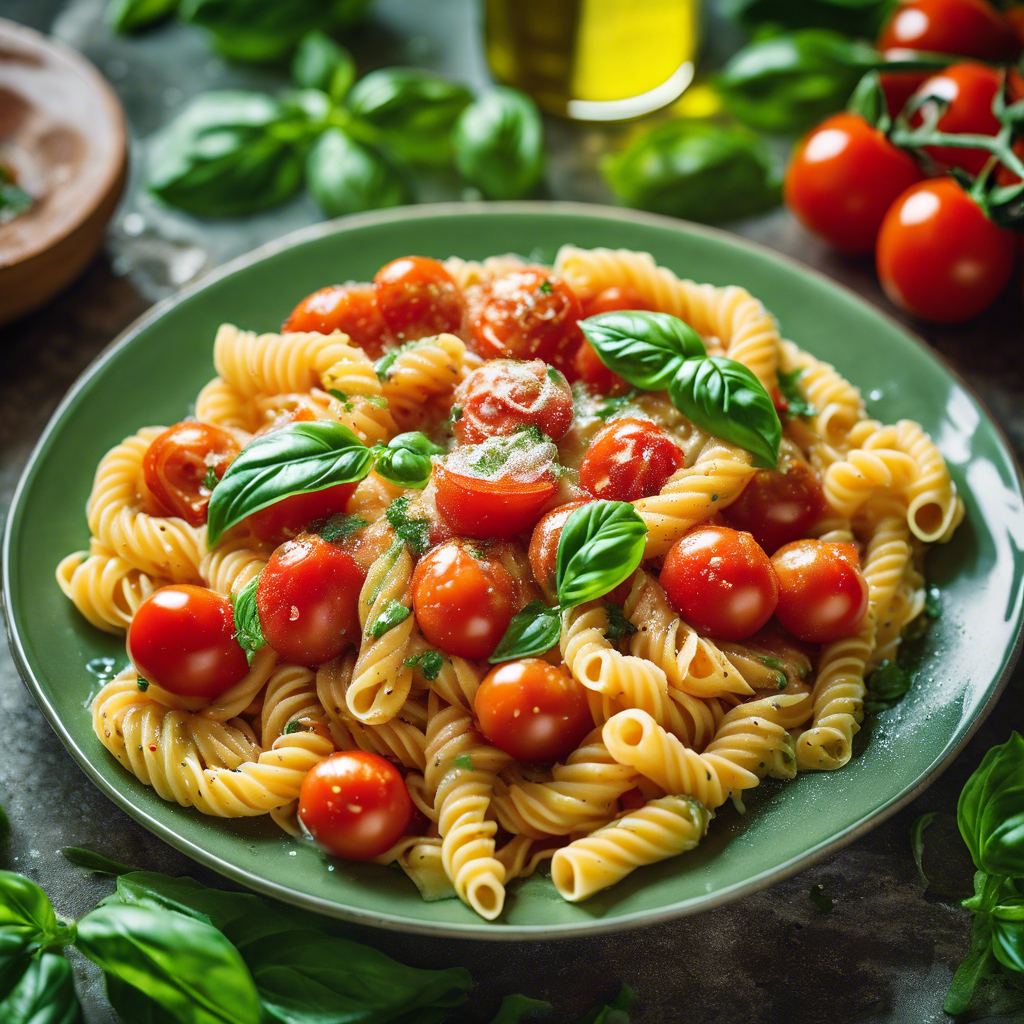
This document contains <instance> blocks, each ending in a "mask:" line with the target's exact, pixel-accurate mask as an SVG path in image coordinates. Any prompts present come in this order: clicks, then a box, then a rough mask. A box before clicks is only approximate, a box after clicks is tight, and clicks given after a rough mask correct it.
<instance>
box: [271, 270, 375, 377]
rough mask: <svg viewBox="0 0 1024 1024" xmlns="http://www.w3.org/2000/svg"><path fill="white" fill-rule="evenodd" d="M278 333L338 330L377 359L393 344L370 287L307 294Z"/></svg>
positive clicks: (334, 286) (333, 288)
mask: <svg viewBox="0 0 1024 1024" xmlns="http://www.w3.org/2000/svg"><path fill="white" fill-rule="evenodd" d="M281 331H282V333H284V334H287V333H289V332H292V331H310V332H312V333H315V334H331V333H333V332H334V331H341V333H342V334H347V335H348V336H349V338H351V339H352V343H353V344H354V345H358V346H359V347H360V348H361V349H362V350H363V351H364V352H365V353H366V354H367V355H368V356H369V357H370V358H371V359H379V358H380V357H381V356H382V355H383V354H384V350H385V348H387V347H388V345H389V344H391V342H392V341H393V339H392V337H391V332H390V331H389V330H388V325H387V324H386V323H385V322H384V318H383V317H382V316H381V314H380V309H379V308H378V306H377V293H376V292H375V291H374V289H373V285H370V284H332V285H330V286H329V287H327V288H321V289H320V290H319V291H316V292H313V294H312V295H307V296H306V297H305V298H304V299H303V300H302V301H301V302H300V303H299V304H298V305H297V306H296V307H295V308H294V309H293V310H292V312H291V315H290V316H289V317H288V319H287V320H285V322H284V326H283V327H282V328H281Z"/></svg>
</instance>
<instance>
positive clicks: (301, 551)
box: [256, 534, 366, 665]
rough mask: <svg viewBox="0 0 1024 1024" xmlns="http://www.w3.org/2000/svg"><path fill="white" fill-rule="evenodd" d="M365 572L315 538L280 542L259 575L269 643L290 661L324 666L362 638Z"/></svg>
mask: <svg viewBox="0 0 1024 1024" xmlns="http://www.w3.org/2000/svg"><path fill="white" fill-rule="evenodd" d="M365 579H366V573H365V571H364V570H363V569H362V567H361V566H360V565H359V564H358V563H357V562H356V561H355V559H354V558H353V557H352V556H351V555H350V554H349V553H348V552H347V551H342V549H341V548H337V547H335V546H334V545H333V544H328V543H327V542H326V541H325V540H323V539H322V538H321V537H318V536H316V534H306V535H305V536H302V537H299V538H297V539H296V540H290V541H287V542H286V543H284V544H282V545H281V547H279V548H278V549H277V550H276V551H275V552H274V553H273V554H272V555H271V556H270V561H269V562H267V565H266V568H265V569H264V570H263V572H262V573H260V581H259V584H258V585H257V587H256V609H257V611H258V612H259V617H260V628H261V629H262V630H263V635H264V636H265V637H266V639H267V643H268V644H270V646H271V647H273V648H274V650H275V651H277V653H278V654H280V655H281V657H282V658H284V659H285V660H286V661H294V662H295V663H296V664H299V665H320V664H322V663H323V662H325V661H330V660H331V658H333V657H335V655H338V654H341V652H342V651H343V650H345V648H346V647H348V645H349V644H350V643H353V642H355V641H358V639H359V590H360V588H361V587H362V585H363V581H364V580H365Z"/></svg>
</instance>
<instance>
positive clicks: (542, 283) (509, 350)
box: [470, 267, 583, 371]
mask: <svg viewBox="0 0 1024 1024" xmlns="http://www.w3.org/2000/svg"><path fill="white" fill-rule="evenodd" d="M582 315H583V309H582V307H581V306H580V300H579V299H578V298H577V297H576V294H575V292H573V290H572V289H571V288H570V287H569V286H568V285H567V284H566V283H565V282H564V281H563V280H561V279H560V278H558V277H555V275H554V274H552V273H551V271H550V270H548V269H546V268H545V267H524V268H523V269H522V270H514V271H512V272H511V273H508V274H505V275H503V276H502V277H497V278H495V279H494V280H493V281H491V282H490V284H488V285H487V286H486V287H485V289H484V293H483V296H482V302H481V303H480V306H479V307H478V308H477V310H476V313H475V315H474V316H473V318H472V322H471V324H470V328H471V330H472V333H473V340H474V343H475V345H476V349H477V351H478V352H479V353H480V355H482V356H486V357H487V358H488V359H503V358H512V359H543V360H544V362H546V363H552V364H553V365H554V366H557V367H558V368H559V369H561V370H563V371H568V370H569V369H570V368H571V366H572V359H573V356H574V355H575V354H576V349H577V347H578V346H579V344H580V341H581V340H582V338H583V333H582V332H581V331H580V328H579V320H580V317H581V316H582Z"/></svg>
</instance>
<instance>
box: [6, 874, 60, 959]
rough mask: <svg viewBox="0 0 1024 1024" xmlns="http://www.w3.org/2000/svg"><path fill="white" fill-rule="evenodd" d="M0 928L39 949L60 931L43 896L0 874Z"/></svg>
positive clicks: (22, 881) (32, 884)
mask: <svg viewBox="0 0 1024 1024" xmlns="http://www.w3.org/2000/svg"><path fill="white" fill-rule="evenodd" d="M0 928H12V929H13V930H15V931H17V932H18V933H19V934H21V935H23V936H25V937H26V938H28V940H29V941H31V942H38V943H39V944H40V945H45V944H46V943H47V942H48V941H49V940H51V939H52V938H54V937H55V936H57V935H58V934H60V932H61V931H62V929H61V925H60V924H59V923H58V921H57V915H56V914H55V913H54V912H53V906H52V905H51V903H50V900H49V897H48V896H47V895H46V893H45V892H43V890H42V889H40V888H39V886H38V885H36V883H35V882H33V881H31V880H30V879H28V878H26V877H25V876H24V875H17V874H15V873H14V872H13V871H0Z"/></svg>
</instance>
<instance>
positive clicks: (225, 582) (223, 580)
mask: <svg viewBox="0 0 1024 1024" xmlns="http://www.w3.org/2000/svg"><path fill="white" fill-rule="evenodd" d="M268 557H269V556H268V554H267V552H265V551H264V550H262V548H261V546H260V545H259V542H258V541H257V540H256V539H255V538H253V537H246V536H236V537H225V538H222V540H221V542H220V543H219V544H218V545H217V546H216V547H215V548H213V549H212V550H210V551H207V552H206V554H205V555H203V557H202V559H201V560H200V562H199V576H200V578H201V579H202V581H203V583H205V584H206V586H208V587H209V588H210V589H211V590H215V591H216V592H217V593H218V594H224V595H225V596H230V595H231V594H237V593H238V591H239V590H241V589H242V588H243V587H244V586H245V585H246V584H247V583H249V582H251V581H252V580H253V578H254V577H256V576H259V574H260V573H261V572H262V571H263V567H264V566H265V565H266V564H267V560H268Z"/></svg>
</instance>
